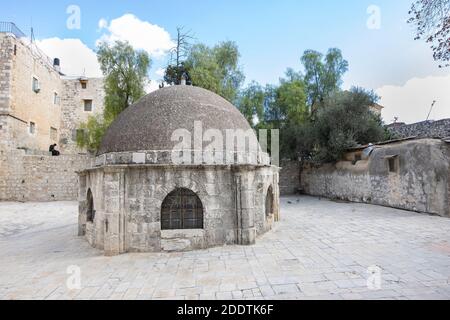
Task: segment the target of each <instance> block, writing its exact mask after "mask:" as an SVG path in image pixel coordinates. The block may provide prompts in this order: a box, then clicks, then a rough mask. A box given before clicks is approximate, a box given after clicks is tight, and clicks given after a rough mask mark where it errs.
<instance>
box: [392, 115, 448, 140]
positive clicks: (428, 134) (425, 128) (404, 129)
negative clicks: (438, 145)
mask: <svg viewBox="0 0 450 320" xmlns="http://www.w3.org/2000/svg"><path fill="white" fill-rule="evenodd" d="M389 130H391V131H392V132H393V133H395V134H396V135H398V136H399V137H400V138H408V137H420V138H447V137H450V119H442V120H438V121H422V122H418V123H413V124H400V125H391V126H390V127H389Z"/></svg>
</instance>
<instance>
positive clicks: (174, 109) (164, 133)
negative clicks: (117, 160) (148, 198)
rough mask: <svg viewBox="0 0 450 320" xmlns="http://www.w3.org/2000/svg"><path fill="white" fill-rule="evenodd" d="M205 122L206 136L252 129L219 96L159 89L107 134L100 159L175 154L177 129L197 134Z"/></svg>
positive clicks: (120, 118) (121, 117) (185, 89)
mask: <svg viewBox="0 0 450 320" xmlns="http://www.w3.org/2000/svg"><path fill="white" fill-rule="evenodd" d="M195 121H201V123H202V130H203V132H204V131H206V130H208V129H217V130H220V131H221V132H222V134H223V136H225V130H228V129H231V130H237V129H241V130H244V131H247V130H249V129H251V128H250V125H249V124H248V122H247V120H246V119H245V118H244V116H243V115H242V114H241V113H240V112H239V110H238V109H237V108H236V107H235V106H233V105H232V104H231V103H229V102H228V101H227V100H225V99H224V98H222V97H220V96H219V95H217V94H215V93H213V92H211V91H208V90H205V89H202V88H199V87H194V86H187V85H179V86H171V87H166V88H163V89H159V90H157V91H155V92H153V93H150V94H148V95H147V96H145V97H143V98H142V99H141V100H139V101H138V102H137V103H136V104H134V105H132V106H130V107H129V108H127V109H126V110H125V111H124V112H122V113H121V114H120V115H119V116H118V118H117V119H116V120H115V121H114V122H113V123H112V125H111V126H110V127H109V129H108V130H107V132H106V134H105V136H104V138H103V140H102V143H101V146H100V150H99V155H101V154H105V153H112V152H133V151H145V150H154V151H155V150H157V151H166V150H171V149H172V148H173V146H174V142H173V141H171V136H172V133H173V132H174V131H175V130H177V129H187V130H188V131H189V132H194V122H195Z"/></svg>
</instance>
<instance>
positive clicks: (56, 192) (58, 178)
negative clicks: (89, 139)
mask: <svg viewBox="0 0 450 320" xmlns="http://www.w3.org/2000/svg"><path fill="white" fill-rule="evenodd" d="M90 164H91V159H90V158H89V157H88V156H86V155H63V156H60V157H52V156H49V155H33V154H26V152H25V151H24V150H13V151H9V152H5V151H1V152H0V201H74V200H77V196H78V188H79V185H78V175H77V173H76V171H81V170H84V169H85V168H87V167H88V166H89V165H90Z"/></svg>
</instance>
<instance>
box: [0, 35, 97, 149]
mask: <svg viewBox="0 0 450 320" xmlns="http://www.w3.org/2000/svg"><path fill="white" fill-rule="evenodd" d="M9 30H11V29H6V31H9ZM0 31H1V30H0ZM4 31H5V30H4ZM0 79H1V80H0V148H1V149H3V150H15V149H24V150H28V151H31V152H36V151H41V152H48V148H49V146H50V145H51V144H54V143H56V144H58V145H59V148H60V149H61V151H63V152H64V153H66V154H76V153H80V152H83V150H79V149H77V148H76V143H75V137H76V132H75V131H76V129H77V128H79V126H80V124H81V123H82V122H85V121H86V120H87V118H88V116H89V115H96V114H101V113H102V112H103V99H104V93H103V92H104V91H103V80H102V79H89V78H85V77H66V76H65V75H63V74H62V73H61V72H60V65H59V60H58V59H54V60H52V59H50V58H49V57H47V56H45V55H44V54H43V53H42V52H41V51H40V50H39V48H37V47H36V45H35V44H33V43H30V41H29V40H27V39H26V38H24V37H23V34H20V33H19V32H0Z"/></svg>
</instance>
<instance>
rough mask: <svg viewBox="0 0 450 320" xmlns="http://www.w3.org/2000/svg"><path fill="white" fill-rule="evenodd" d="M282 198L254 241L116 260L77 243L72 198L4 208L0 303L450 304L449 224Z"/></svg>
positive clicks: (0, 223)
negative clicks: (273, 220)
mask: <svg viewBox="0 0 450 320" xmlns="http://www.w3.org/2000/svg"><path fill="white" fill-rule="evenodd" d="M281 202H282V205H281V212H282V221H281V222H279V223H278V224H277V225H276V227H275V229H274V230H273V231H271V232H269V233H267V234H265V235H264V236H262V237H260V238H258V240H257V244H256V245H253V246H226V247H218V248H212V249H208V250H201V251H194V252H185V253H144V254H125V255H121V256H117V257H104V256H103V255H102V252H101V251H99V250H96V249H93V248H91V247H90V246H89V245H88V244H87V243H86V242H85V241H84V239H83V238H79V237H77V235H76V234H77V204H76V203H75V202H52V203H11V202H6V203H5V202H4V203H0V259H1V260H0V299H224V300H228V299H339V300H340V299H449V298H450V219H447V218H441V217H436V216H428V215H422V214H417V213H412V212H407V211H402V210H396V209H391V208H384V207H379V206H371V205H364V204H349V203H338V202H333V201H330V200H325V199H318V198H312V197H287V198H282V200H281ZM77 268H79V269H77ZM74 270H75V271H74ZM77 270H80V271H81V274H80V279H81V286H80V287H79V288H75V289H73V288H72V287H71V288H72V289H69V288H68V287H67V283H68V284H72V285H73V284H76V281H75V282H74V279H75V280H76V279H77V278H76V275H77ZM73 272H75V273H73Z"/></svg>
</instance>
